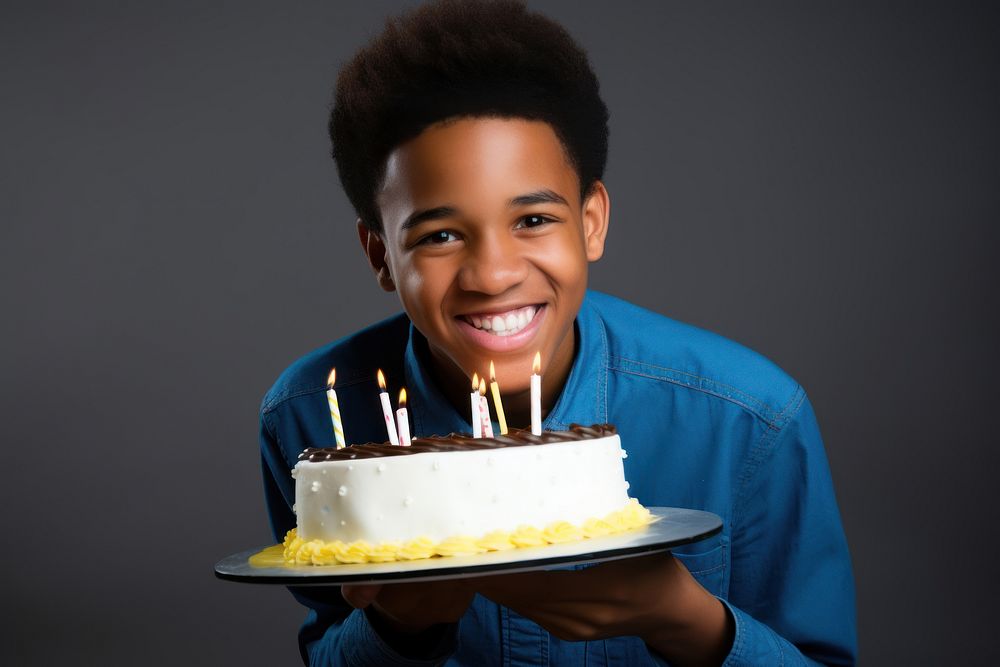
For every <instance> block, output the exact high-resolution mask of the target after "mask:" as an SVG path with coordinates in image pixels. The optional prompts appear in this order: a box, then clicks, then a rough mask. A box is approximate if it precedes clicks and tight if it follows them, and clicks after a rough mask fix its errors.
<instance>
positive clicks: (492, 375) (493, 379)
mask: <svg viewBox="0 0 1000 667" xmlns="http://www.w3.org/2000/svg"><path fill="white" fill-rule="evenodd" d="M496 381H497V369H496V368H494V367H493V360H492V359H491V360H490V382H496Z"/></svg>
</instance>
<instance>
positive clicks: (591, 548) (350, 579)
mask: <svg viewBox="0 0 1000 667" xmlns="http://www.w3.org/2000/svg"><path fill="white" fill-rule="evenodd" d="M649 510H650V511H651V512H652V514H653V516H654V517H655V520H654V522H653V523H650V524H649V525H647V526H644V527H642V528H637V529H635V530H630V531H627V532H624V533H619V534H617V535H608V536H606V537H595V538H591V539H584V540H578V541H575V542H567V543H564V544H550V545H547V546H542V547H527V548H523V549H509V550H506V551H490V552H487V553H482V554H476V555H472V556H448V557H445V558H425V559H421V560H412V561H395V562H391V563H361V564H341V565H286V564H284V563H283V562H282V558H281V545H274V546H270V547H261V548H257V549H250V550H248V551H241V552H240V553H237V554H233V555H232V556H229V557H227V558H223V559H222V560H221V561H219V562H218V563H216V565H215V575H216V576H217V577H219V578H220V579H226V580H229V581H240V582H243V583H250V584H281V585H284V586H331V585H339V584H361V583H386V582H397V583H400V582H405V581H433V580H440V579H456V578H461V577H481V576H485V575H490V574H501V573H503V574H509V573H514V572H530V571H533V570H553V569H560V568H568V567H572V566H575V565H582V564H588V563H599V562H603V561H609V560H618V559H621V558H632V557H635V556H643V555H646V554H651V553H657V552H662V551H669V550H670V549H672V548H674V547H678V546H681V545H684V544H691V543H693V542H698V541H701V540H704V539H706V538H709V537H711V536H713V535H715V534H717V533H718V532H719V531H721V530H722V519H720V518H719V516H718V515H716V514H712V513H711V512H703V511H701V510H690V509H680V508H675V507H650V508H649Z"/></svg>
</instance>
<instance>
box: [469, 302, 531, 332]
mask: <svg viewBox="0 0 1000 667" xmlns="http://www.w3.org/2000/svg"><path fill="white" fill-rule="evenodd" d="M539 310H540V307H539V306H524V307H523V308H515V309H513V310H507V311H504V312H501V313H476V314H472V315H462V316H461V317H462V320H463V321H465V322H466V323H468V324H470V325H472V326H473V327H474V328H476V329H478V330H480V331H485V332H487V333H489V334H491V335H493V336H501V337H506V336H513V335H514V334H517V333H520V332H521V331H522V330H524V329H525V328H526V327H527V326H528V325H529V324H531V321H532V320H534V319H535V315H536V314H538V311H539Z"/></svg>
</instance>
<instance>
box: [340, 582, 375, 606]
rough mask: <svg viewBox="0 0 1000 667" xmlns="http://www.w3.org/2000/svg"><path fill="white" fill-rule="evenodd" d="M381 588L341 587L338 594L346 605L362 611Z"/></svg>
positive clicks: (372, 586)
mask: <svg viewBox="0 0 1000 667" xmlns="http://www.w3.org/2000/svg"><path fill="white" fill-rule="evenodd" d="M381 590H382V586H381V585H378V584H367V585H366V584H361V585H357V586H341V587H340V594H341V595H342V596H343V598H344V600H346V601H347V604H349V605H351V606H352V607H354V608H355V609H364V608H365V607H367V606H368V605H370V604H371V603H372V602H374V601H375V598H376V597H377V596H378V594H379V591H381Z"/></svg>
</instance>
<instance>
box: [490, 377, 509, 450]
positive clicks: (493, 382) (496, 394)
mask: <svg viewBox="0 0 1000 667" xmlns="http://www.w3.org/2000/svg"><path fill="white" fill-rule="evenodd" d="M490 392H492V393H493V407H494V408H495V409H496V411H497V421H498V422H500V435H507V417H506V415H504V413H503V401H501V400H500V385H499V384H497V369H496V368H494V367H493V362H492V361H491V362H490Z"/></svg>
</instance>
